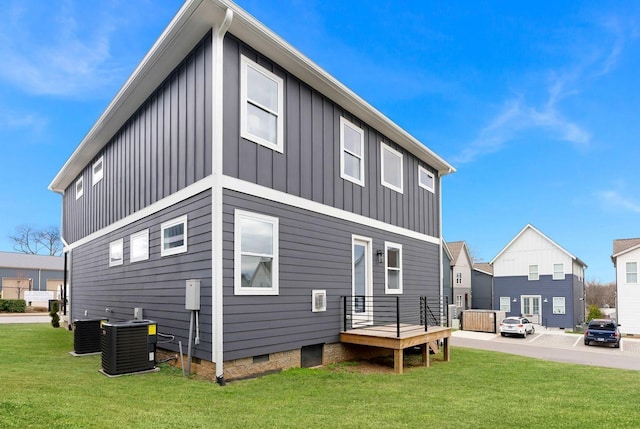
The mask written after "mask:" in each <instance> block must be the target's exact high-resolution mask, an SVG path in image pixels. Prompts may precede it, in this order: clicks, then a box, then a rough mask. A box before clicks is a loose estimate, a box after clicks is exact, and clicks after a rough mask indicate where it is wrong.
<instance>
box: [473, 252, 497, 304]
mask: <svg viewBox="0 0 640 429" xmlns="http://www.w3.org/2000/svg"><path fill="white" fill-rule="evenodd" d="M471 296H472V299H471V307H472V308H477V309H482V310H492V309H493V308H492V303H493V267H492V266H491V264H489V263H486V262H478V263H475V264H473V271H472V272H471Z"/></svg>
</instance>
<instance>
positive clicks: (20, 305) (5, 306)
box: [0, 299, 27, 313]
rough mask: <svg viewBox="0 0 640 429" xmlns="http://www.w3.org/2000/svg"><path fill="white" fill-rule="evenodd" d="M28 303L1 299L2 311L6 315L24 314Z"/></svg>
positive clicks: (0, 309) (21, 300)
mask: <svg viewBox="0 0 640 429" xmlns="http://www.w3.org/2000/svg"><path fill="white" fill-rule="evenodd" d="M26 309H27V302H26V301H25V300H24V299H0V311H2V312H5V313H24V312H25V311H26Z"/></svg>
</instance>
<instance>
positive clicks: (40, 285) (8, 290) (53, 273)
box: [0, 252, 64, 299]
mask: <svg viewBox="0 0 640 429" xmlns="http://www.w3.org/2000/svg"><path fill="white" fill-rule="evenodd" d="M0 278H1V283H0V294H1V296H2V299H24V292H25V291H47V290H48V291H53V292H58V291H59V290H60V286H61V285H62V283H63V279H64V260H63V258H62V257H61V256H44V255H28V254H25V253H12V252H0Z"/></svg>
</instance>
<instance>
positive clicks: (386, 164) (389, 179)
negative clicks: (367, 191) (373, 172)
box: [380, 142, 403, 193]
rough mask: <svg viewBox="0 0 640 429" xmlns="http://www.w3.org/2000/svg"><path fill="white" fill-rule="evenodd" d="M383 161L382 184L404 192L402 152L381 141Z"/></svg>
mask: <svg viewBox="0 0 640 429" xmlns="http://www.w3.org/2000/svg"><path fill="white" fill-rule="evenodd" d="M380 158H381V160H382V161H381V163H382V166H381V167H382V175H381V179H382V185H383V186H386V187H387V188H390V189H393V190H394V191H397V192H400V193H402V191H403V186H402V183H403V181H402V178H403V174H402V154H401V153H400V152H398V151H397V150H395V149H392V148H391V147H390V146H387V145H386V144H384V143H382V142H381V143H380Z"/></svg>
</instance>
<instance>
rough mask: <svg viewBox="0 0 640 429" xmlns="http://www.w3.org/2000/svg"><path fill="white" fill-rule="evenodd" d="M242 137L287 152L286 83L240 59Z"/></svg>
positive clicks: (244, 58)
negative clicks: (285, 125)
mask: <svg viewBox="0 0 640 429" xmlns="http://www.w3.org/2000/svg"><path fill="white" fill-rule="evenodd" d="M240 61H241V83H240V96H241V103H242V104H241V107H240V110H241V112H240V122H241V131H240V133H241V136H242V137H244V138H246V139H248V140H251V141H253V142H255V143H258V144H261V145H263V146H266V147H268V148H270V149H273V150H275V151H278V152H281V153H282V152H283V151H284V149H283V147H284V81H283V80H282V78H281V77H280V76H277V75H275V74H274V73H272V72H270V71H269V70H267V69H265V68H264V67H262V66H260V65H259V64H257V63H255V62H253V61H251V60H250V59H249V58H247V57H245V56H244V55H243V56H242V57H241V60H240Z"/></svg>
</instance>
